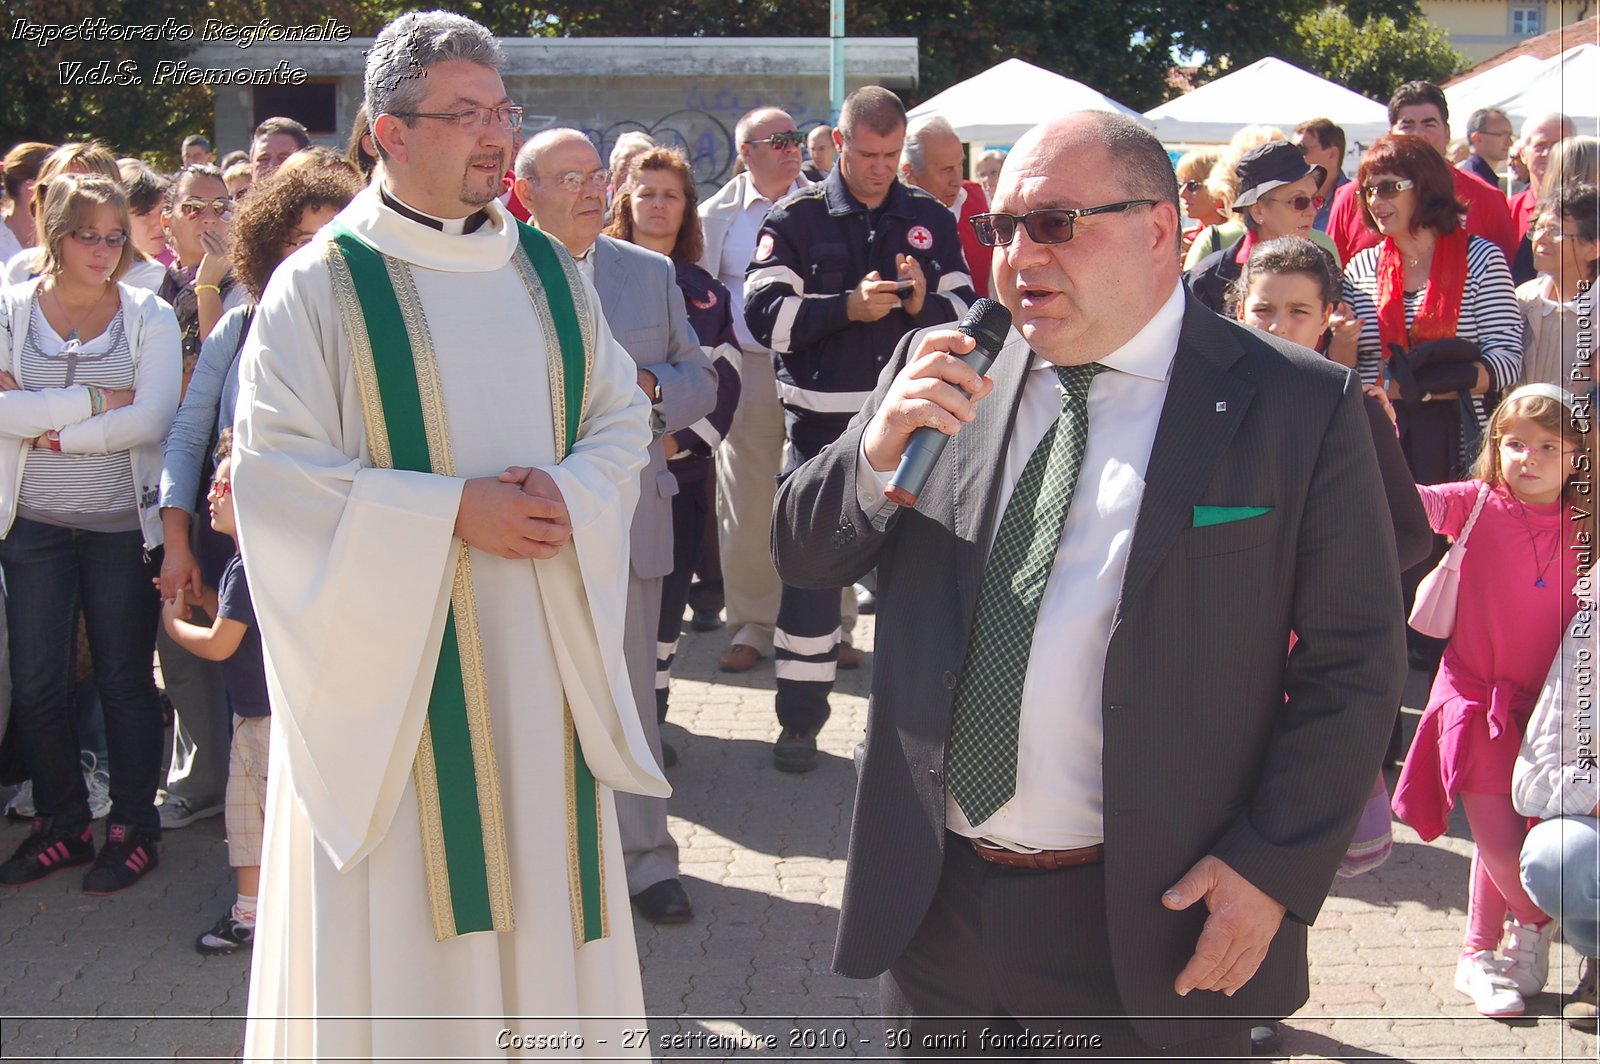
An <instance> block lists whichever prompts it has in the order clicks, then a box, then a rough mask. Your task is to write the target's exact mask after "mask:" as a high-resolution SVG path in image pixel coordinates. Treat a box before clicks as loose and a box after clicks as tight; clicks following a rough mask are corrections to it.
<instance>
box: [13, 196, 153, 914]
mask: <svg viewBox="0 0 1600 1064" xmlns="http://www.w3.org/2000/svg"><path fill="white" fill-rule="evenodd" d="M39 227H40V234H39V235H40V249H41V253H42V261H41V263H40V266H41V268H42V270H41V273H40V276H39V277H38V278H37V279H34V280H30V281H25V282H24V283H22V284H20V285H14V286H12V287H10V288H8V289H6V291H5V293H4V294H3V296H0V537H3V538H0V572H3V574H4V577H5V595H6V606H7V612H8V614H9V616H10V617H11V618H12V619H13V623H12V625H11V628H10V633H9V648H10V651H11V671H12V679H13V684H14V686H13V692H12V721H13V724H14V725H15V727H16V728H17V729H18V733H19V735H20V736H21V739H22V749H23V756H24V759H25V761H26V764H27V768H28V770H29V774H30V776H31V777H32V780H33V801H34V806H35V808H36V810H37V815H36V816H35V817H34V821H33V829H32V831H31V832H30V833H29V835H28V837H27V838H26V839H24V840H23V842H22V845H21V846H19V847H18V848H17V850H16V852H15V853H14V854H13V855H12V857H11V858H10V859H9V860H7V861H5V862H4V863H3V864H0V884H5V885H9V886H20V885H22V884H25V883H31V882H33V881H35V880H38V879H42V878H44V877H45V876H47V875H50V874H52V873H54V872H57V871H59V870H61V869H63V868H69V867H74V866H78V865H85V864H89V863H90V862H91V861H93V862H94V866H93V867H92V868H91V869H90V870H89V872H88V873H87V875H86V876H85V877H84V880H83V889H84V892H85V893H88V894H112V893H115V892H117V891H120V890H124V889H126V888H128V887H130V886H132V885H133V884H135V883H137V882H138V881H139V880H140V879H141V878H143V877H144V876H145V875H146V874H148V873H149V872H150V871H151V870H152V869H154V868H155V867H156V864H157V861H158V854H157V849H156V844H157V842H158V840H159V838H160V834H161V824H160V819H159V817H158V815H157V813H156V804H155V798H156V786H157V784H158V783H159V782H160V775H161V741H162V723H161V705H160V702H159V701H158V700H157V697H156V688H155V681H154V678H153V675H152V672H151V668H150V662H151V660H152V656H153V654H154V652H155V632H156V621H157V617H158V614H159V609H160V602H159V599H158V597H157V594H156V589H155V585H154V584H153V583H152V580H153V578H154V577H155V575H156V565H157V557H158V556H159V552H158V551H157V550H156V548H157V547H159V546H160V544H161V518H160V515H159V513H158V512H157V509H156V507H155V506H154V505H153V503H154V501H155V498H156V493H157V491H158V490H159V486H160V477H161V440H162V437H163V436H165V435H166V432H167V428H168V426H169V425H170V424H171V423H172V417H173V414H174V412H175V411H176V410H177V406H178V377H179V359H180V356H179V344H178V323H177V319H176V318H175V317H174V316H173V313H172V309H171V308H170V307H168V306H167V305H166V304H165V303H163V302H162V301H161V300H160V299H158V298H156V297H155V296H154V295H152V294H151V293H150V292H148V291H146V290H144V289H140V288H134V287H132V286H130V285H127V284H124V283H120V281H119V278H121V277H122V276H123V275H124V274H125V273H126V272H127V269H128V266H129V265H130V263H131V262H132V261H133V256H134V250H133V245H132V242H131V238H130V233H131V231H132V227H131V223H130V219H129V216H128V202H127V198H126V196H125V195H124V193H123V191H122V186H121V185H119V184H118V183H117V182H115V181H113V180H111V179H110V178H106V177H102V176H99V175H77V174H60V175H58V176H56V177H55V178H54V179H53V180H52V181H51V182H50V183H49V188H48V191H47V194H46V196H45V199H44V201H43V207H42V210H41V211H40V213H39ZM80 609H81V610H82V612H83V616H84V621H85V624H86V627H87V631H88V639H89V648H90V651H91V654H92V656H93V658H94V677H95V685H96V687H97V688H98V690H99V694H100V701H101V704H102V705H103V707H104V710H105V723H106V747H107V751H108V753H109V755H110V761H111V813H110V817H109V819H108V821H107V833H106V841H105V845H104V847H103V848H102V849H101V850H100V853H99V856H98V858H97V857H96V855H95V846H94V841H93V836H92V833H91V831H90V828H89V820H90V812H89V802H88V789H87V787H86V786H85V783H84V777H83V772H82V770H81V767H80V763H79V756H78V754H79V742H78V736H77V734H76V731H77V729H76V723H75V722H76V711H75V707H74V704H73V697H72V691H73V669H72V657H73V646H74V642H75V640H76V630H77V614H78V612H79V610H80ZM24 618H25V619H26V623H20V622H21V621H22V620H23V619H24Z"/></svg>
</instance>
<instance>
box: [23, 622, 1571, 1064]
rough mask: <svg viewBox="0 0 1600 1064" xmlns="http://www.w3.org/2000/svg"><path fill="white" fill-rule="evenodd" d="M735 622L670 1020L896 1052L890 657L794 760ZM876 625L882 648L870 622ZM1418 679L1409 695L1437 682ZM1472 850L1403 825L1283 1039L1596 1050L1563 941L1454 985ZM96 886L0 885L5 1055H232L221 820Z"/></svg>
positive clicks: (688, 722)
mask: <svg viewBox="0 0 1600 1064" xmlns="http://www.w3.org/2000/svg"><path fill="white" fill-rule="evenodd" d="M724 639H725V635H724V634H723V633H720V632H717V633H711V634H709V635H694V634H690V633H686V634H685V636H684V641H683V652H682V654H681V655H680V657H679V662H680V666H679V679H678V681H677V683H676V684H675V687H674V690H673V695H674V697H673V707H672V717H671V720H670V722H669V724H668V726H667V729H666V731H667V735H668V739H669V741H671V742H673V743H674V744H675V745H676V746H677V748H678V751H679V754H680V756H681V759H682V760H681V762H680V764H679V766H678V767H677V768H676V769H674V770H673V771H672V772H671V773H670V775H671V777H672V780H673V783H674V786H675V787H676V795H675V797H674V800H673V806H672V809H673V812H674V814H675V815H674V818H673V831H674V834H675V835H676V836H677V838H678V840H679V842H680V843H681V845H682V848H683V849H682V872H683V878H684V881H685V883H686V884H687V886H688V889H689V892H690V894H691V896H692V898H693V901H694V904H695V908H696V919H695V921H694V922H693V923H691V924H688V925H686V926H682V927H675V928H661V929H657V928H654V927H651V926H649V925H639V926H638V927H637V928H636V933H637V936H638V942H639V953H640V958H641V962H642V965H643V971H644V989H645V1001H646V1005H647V1007H648V1009H649V1011H650V1012H651V1014H652V1015H653V1016H654V1017H656V1018H655V1019H654V1020H653V1021H652V1030H653V1033H654V1034H655V1035H656V1036H657V1037H658V1038H661V1037H665V1036H672V1035H686V1036H691V1037H695V1036H699V1037H704V1036H706V1035H712V1034H715V1035H719V1036H722V1037H725V1038H739V1037H741V1035H742V1036H744V1037H746V1038H747V1039H748V1038H751V1037H754V1036H761V1035H771V1036H773V1037H775V1038H776V1039H777V1040H778V1048H777V1049H776V1050H772V1051H751V1052H740V1053H737V1054H733V1056H735V1057H737V1058H738V1059H756V1058H764V1059H781V1058H784V1057H791V1056H793V1057H810V1058H812V1059H823V1060H837V1059H846V1058H871V1057H874V1056H879V1055H881V1046H882V1042H881V1036H882V1030H881V1026H880V1024H879V1023H878V1022H877V1021H876V1020H874V1019H871V1018H870V1017H872V1016H873V1014H874V1013H875V1012H876V1008H877V992H876V987H875V986H874V985H873V984H872V983H870V982H860V981H856V980H850V979H843V978H840V977H839V976H836V975H834V974H832V973H831V972H830V971H829V970H828V962H829V956H830V953H831V950H832V943H833V935H834V928H835V924H836V921H837V917H838V905H839V896H840V891H841V888H842V885H843V876H844V856H845V849H846V842H847V838H848V833H849V814H850V806H851V801H852V792H853V772H852V768H851V763H850V753H851V750H852V748H853V747H854V744H855V742H856V740H857V738H858V737H859V736H860V734H861V731H862V728H863V725H864V722H865V715H866V702H865V697H864V696H865V693H866V687H867V682H868V678H869V676H870V670H871V655H870V654H869V655H868V663H867V668H865V669H863V670H862V671H861V672H858V673H841V677H842V683H841V684H840V693H839V694H838V696H837V697H836V698H835V699H834V717H833V720H832V722H831V723H830V724H829V726H828V728H827V729H826V731H825V732H824V733H823V736H822V747H823V752H824V756H823V758H822V764H821V766H820V767H819V768H818V770H817V771H816V772H813V773H811V774H809V775H805V776H789V775H784V774H782V773H778V772H775V771H773V770H772V768H771V762H770V753H769V750H770V742H771V740H772V738H773V736H774V733H775V726H774V723H773V715H772V668H771V663H770V662H763V663H762V665H761V666H760V667H759V668H757V669H756V670H755V671H754V672H751V673H748V674H745V675H743V676H723V675H719V674H717V673H716V672H715V662H716V655H717V653H718V651H720V650H721V648H722V645H723V641H724ZM859 643H860V644H861V645H862V646H863V647H867V648H870V645H871V621H870V619H869V618H863V619H862V625H861V638H860V639H859ZM1413 688H1414V689H1413V690H1412V691H1411V692H1409V695H1410V697H1409V698H1408V699H1407V703H1408V705H1415V704H1416V703H1417V702H1418V701H1419V700H1420V698H1421V697H1422V695H1423V694H1425V691H1421V690H1420V689H1418V688H1417V685H1415V684H1414V685H1413ZM23 831H24V829H23V827H21V826H19V825H3V824H0V850H3V851H4V852H6V853H9V852H10V850H11V849H12V848H14V847H15V846H16V845H17V843H18V842H19V841H20V840H21V838H22V834H23ZM1469 853H1470V843H1469V842H1468V841H1467V833H1466V831H1465V827H1464V825H1463V824H1461V823H1459V822H1457V823H1456V824H1454V825H1453V827H1452V830H1451V832H1450V833H1449V835H1447V836H1446V837H1445V838H1443V839H1440V840H1438V841H1436V842H1435V843H1433V844H1431V845H1423V844H1421V843H1420V842H1418V840H1417V839H1416V837H1415V836H1414V835H1412V834H1410V833H1409V832H1408V831H1407V830H1406V829H1405V828H1403V827H1399V828H1398V829H1397V845H1396V847H1395V853H1394V856H1393V857H1392V858H1391V859H1390V860H1389V862H1388V863H1387V864H1386V865H1385V866H1384V867H1383V868H1381V869H1379V870H1378V871H1377V872H1375V873H1372V874H1370V875H1368V876H1365V877H1362V878H1360V879H1356V880H1341V881H1340V882H1339V883H1338V884H1337V885H1336V887H1335V894H1334V896H1333V897H1332V898H1330V899H1329V900H1328V903H1327V906H1326V907H1325V909H1324V911H1323V915H1322V919H1321V920H1320V921H1319V923H1318V925H1317V928H1316V930H1315V932H1314V933H1313V934H1312V935H1311V960H1312V969H1311V979H1312V991H1311V1001H1310V1003H1309V1004H1308V1005H1307V1006H1306V1008H1305V1009H1303V1010H1302V1011H1301V1012H1300V1014H1298V1015H1297V1016H1294V1017H1292V1018H1291V1019H1290V1020H1289V1021H1288V1023H1287V1028H1286V1032H1285V1038H1284V1043H1283V1048H1282V1051H1281V1055H1283V1056H1288V1057H1293V1058H1294V1059H1296V1060H1395V1061H1419V1062H1420V1061H1452V1062H1454V1061H1463V1060H1484V1061H1490V1060H1515V1061H1519V1062H1527V1064H1534V1062H1545V1061H1562V1060H1595V1059H1596V1042H1595V1039H1594V1038H1593V1037H1590V1036H1587V1035H1583V1034H1579V1033H1577V1032H1574V1031H1571V1030H1570V1029H1569V1028H1567V1027H1566V1025H1565V1024H1563V1023H1562V1022H1561V1020H1560V1008H1561V996H1560V994H1561V993H1564V992H1565V991H1566V990H1568V989H1570V987H1571V986H1572V985H1573V984H1574V983H1575V982H1576V981H1577V974H1576V973H1577V966H1578V961H1577V957H1576V955H1575V954H1574V953H1573V952H1572V951H1571V950H1570V949H1569V948H1568V947H1566V946H1564V945H1558V946H1557V949H1556V953H1555V956H1554V958H1553V962H1552V967H1553V969H1554V970H1553V972H1552V975H1551V989H1552V991H1554V992H1552V993H1546V994H1543V995H1541V996H1539V997H1538V998H1536V999H1535V1000H1534V1001H1533V1002H1532V1003H1531V1006H1532V1007H1531V1010H1530V1014H1529V1016H1528V1017H1527V1018H1524V1019H1522V1020H1518V1021H1515V1022H1510V1023H1499V1022H1494V1021H1491V1020H1486V1019H1483V1018H1481V1017H1478V1016H1477V1015H1476V1014H1475V1013H1474V1012H1473V1011H1472V1010H1471V1007H1470V1005H1469V1004H1468V1003H1467V1002H1466V999H1464V998H1463V997H1462V996H1461V995H1460V994H1458V993H1457V992H1456V991H1455V989H1454V987H1453V986H1452V980H1453V976H1454V962H1455V956H1456V953H1457V951H1458V949H1459V944H1460V934H1461V928H1462V924H1463V909H1464V906H1465V903H1466V883H1467V873H1466V869H1467V858H1468V854H1469ZM76 887H77V877H76V876H73V875H71V874H63V875H61V876H58V877H56V878H55V879H54V880H47V881H45V882H44V883H40V884H36V885H33V886H31V887H28V888H24V889H22V890H12V891H4V892H3V893H0V1058H3V1059H5V1060H27V1059H54V1058H62V1057H73V1058H77V1059H101V1060H115V1061H131V1060H174V1059H184V1060H203V1059H233V1058H234V1057H235V1056H236V1055H237V1053H238V1051H239V1045H240V1040H241V1031H242V1020H241V1016H242V1014H243V1010H244V1001H245V989H246V982H247V979H248V976H249V962H248V958H247V957H244V956H235V957H212V958H203V957H201V956H199V955H198V954H196V953H195V952H194V949H193V947H192V942H193V939H194V937H195V936H196V935H197V934H199V933H200V932H201V931H202V930H204V929H205V928H207V927H209V926H210V925H211V923H212V922H213V921H215V919H216V918H217V916H218V915H219V914H220V913H221V912H222V911H223V908H224V907H225V906H226V905H227V904H228V903H229V902H230V901H231V900H232V886H231V882H230V879H229V874H228V871H227V852H226V847H225V845H224V843H223V837H222V821H221V819H220V818H217V819H214V820H209V821H203V822H201V823H199V824H196V825H194V826H193V827H190V828H186V829H184V830H182V831H177V832H172V833H170V834H169V835H168V837H167V842H166V843H165V844H164V845H163V847H162V865H161V868H160V869H159V871H158V872H157V873H155V874H154V875H153V876H152V877H151V878H150V880H148V881H147V882H146V883H145V884H142V885H141V886H140V887H138V888H136V889H134V890H132V891H130V892H128V893H126V894H123V895H120V896H117V897H112V898H103V899H93V898H87V897H84V896H83V895H82V894H81V893H78V891H77V889H76ZM795 1016H803V1017H805V1019H804V1021H802V1022H800V1023H796V1022H794V1021H793V1020H792V1019H791V1017H795ZM773 1017H776V1018H773ZM791 1039H793V1040H794V1041H796V1042H797V1043H799V1044H798V1045H797V1046H795V1047H794V1048H791ZM726 1055H727V1054H723V1053H713V1052H709V1051H697V1052H690V1051H683V1052H677V1051H674V1052H669V1053H666V1054H664V1055H663V1059H667V1060H678V1059H693V1058H699V1059H706V1058H710V1059H716V1058H719V1057H722V1056H726Z"/></svg>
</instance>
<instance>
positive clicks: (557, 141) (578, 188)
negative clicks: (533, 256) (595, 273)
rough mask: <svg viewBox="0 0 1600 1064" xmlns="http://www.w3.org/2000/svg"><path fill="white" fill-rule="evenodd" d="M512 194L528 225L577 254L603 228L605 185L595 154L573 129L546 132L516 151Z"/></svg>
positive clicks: (605, 173)
mask: <svg viewBox="0 0 1600 1064" xmlns="http://www.w3.org/2000/svg"><path fill="white" fill-rule="evenodd" d="M516 174H517V181H516V186H515V187H516V193H517V198H518V199H520V200H521V201H522V203H523V205H524V206H526V207H527V208H528V213H529V215H530V216H531V217H532V218H533V224H534V225H536V226H538V227H539V228H540V229H543V230H544V231H545V232H546V233H549V234H550V235H551V236H553V237H555V238H556V239H557V240H559V241H561V243H562V244H564V245H566V248H567V250H568V251H570V252H572V254H574V255H582V254H583V253H584V252H586V251H588V250H589V248H590V247H592V246H593V245H594V242H595V238H596V237H597V236H599V235H600V227H601V226H603V225H604V224H605V191H606V180H607V178H608V177H609V176H610V173H609V171H607V169H606V167H605V164H604V163H602V162H601V161H600V153H599V152H598V151H596V150H595V146H594V145H593V144H592V143H591V142H590V141H589V138H588V137H586V136H584V135H583V134H582V133H580V132H578V131H577V130H576V129H546V130H544V131H543V132H540V133H538V134H536V135H534V136H533V137H530V138H529V139H528V142H527V143H526V144H524V145H523V146H522V150H520V151H519V152H517V161H516Z"/></svg>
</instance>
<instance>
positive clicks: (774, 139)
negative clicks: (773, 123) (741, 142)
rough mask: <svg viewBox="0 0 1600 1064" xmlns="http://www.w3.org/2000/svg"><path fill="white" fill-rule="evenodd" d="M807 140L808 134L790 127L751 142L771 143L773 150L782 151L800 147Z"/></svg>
mask: <svg viewBox="0 0 1600 1064" xmlns="http://www.w3.org/2000/svg"><path fill="white" fill-rule="evenodd" d="M805 142H806V135H805V134H804V133H802V132H800V131H799V130H798V129H790V130H786V131H784V132H782V133H774V134H773V135H772V136H770V137H762V138H761V139H760V140H752V141H751V142H750V143H751V144H770V145H772V147H773V150H775V151H782V150H783V149H785V148H798V147H799V146H800V145H802V144H804V143H805Z"/></svg>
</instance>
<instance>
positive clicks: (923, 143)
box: [900, 115, 961, 174]
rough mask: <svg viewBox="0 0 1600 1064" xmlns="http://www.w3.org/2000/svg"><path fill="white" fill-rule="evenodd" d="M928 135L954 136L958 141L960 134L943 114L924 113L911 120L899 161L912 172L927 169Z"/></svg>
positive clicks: (916, 172) (917, 172) (918, 172)
mask: <svg viewBox="0 0 1600 1064" xmlns="http://www.w3.org/2000/svg"><path fill="white" fill-rule="evenodd" d="M929 137H954V138H955V139H956V140H957V141H958V142H959V141H960V140H961V135H960V134H959V133H957V132H956V129H955V127H954V126H952V125H951V124H950V121H949V120H948V119H947V118H945V117H944V116H943V115H926V116H924V117H922V118H918V119H916V120H915V121H913V122H912V123H911V125H910V126H908V127H907V128H906V143H905V146H904V147H903V148H901V149H900V161H901V162H902V163H904V164H906V165H907V166H909V167H911V172H912V173H913V174H920V173H922V172H923V170H925V169H927V166H928V159H927V140H928V138H929Z"/></svg>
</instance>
